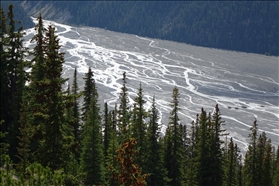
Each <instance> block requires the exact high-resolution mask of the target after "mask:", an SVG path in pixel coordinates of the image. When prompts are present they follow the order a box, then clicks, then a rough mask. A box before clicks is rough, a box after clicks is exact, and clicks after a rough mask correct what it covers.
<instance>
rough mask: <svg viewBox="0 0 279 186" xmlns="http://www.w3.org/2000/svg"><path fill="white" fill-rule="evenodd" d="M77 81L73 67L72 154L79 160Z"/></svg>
mask: <svg viewBox="0 0 279 186" xmlns="http://www.w3.org/2000/svg"><path fill="white" fill-rule="evenodd" d="M78 90H79V88H78V83H77V69H76V68H75V71H74V77H73V84H72V90H71V93H72V96H73V106H72V107H71V108H72V118H73V120H72V126H73V132H74V147H75V148H74V154H75V159H76V160H77V161H79V159H80V150H81V149H80V145H81V124H80V112H79V97H80V94H79V92H78Z"/></svg>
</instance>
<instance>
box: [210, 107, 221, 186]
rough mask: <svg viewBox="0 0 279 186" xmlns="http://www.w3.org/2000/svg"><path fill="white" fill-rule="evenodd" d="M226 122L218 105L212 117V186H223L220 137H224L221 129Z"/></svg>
mask: <svg viewBox="0 0 279 186" xmlns="http://www.w3.org/2000/svg"><path fill="white" fill-rule="evenodd" d="M223 123H224V121H223V120H222V118H221V114H220V110H219V107H218V104H216V106H215V111H214V113H213V116H212V122H211V127H212V134H211V140H210V141H211V142H210V143H211V150H210V156H211V167H210V169H211V171H212V172H213V174H211V176H210V179H211V185H215V186H222V175H223V162H222V149H221V145H222V143H223V141H221V139H220V136H221V135H223V132H224V130H222V129H221V125H222V124H223Z"/></svg>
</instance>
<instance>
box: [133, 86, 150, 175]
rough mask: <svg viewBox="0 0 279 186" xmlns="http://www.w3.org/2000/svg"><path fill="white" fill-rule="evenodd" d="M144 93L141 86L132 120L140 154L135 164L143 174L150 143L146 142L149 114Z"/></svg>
mask: <svg viewBox="0 0 279 186" xmlns="http://www.w3.org/2000/svg"><path fill="white" fill-rule="evenodd" d="M142 92H143V90H142V87H141V84H140V87H139V89H138V94H137V97H135V99H134V101H135V103H134V108H133V111H132V118H131V133H132V137H133V138H135V139H136V141H137V144H136V147H137V149H138V153H137V155H136V156H135V163H137V164H138V165H139V167H141V168H143V172H145V167H144V166H145V164H146V162H145V160H146V157H145V155H146V148H147V143H148V141H147V140H146V132H147V124H146V122H145V119H146V117H147V112H146V111H145V109H144V104H145V103H146V101H145V100H144V99H143V93H142Z"/></svg>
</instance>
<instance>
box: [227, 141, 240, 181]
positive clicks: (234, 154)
mask: <svg viewBox="0 0 279 186" xmlns="http://www.w3.org/2000/svg"><path fill="white" fill-rule="evenodd" d="M225 162H226V163H225V169H224V170H225V171H224V185H226V186H237V185H238V177H237V174H238V166H239V165H238V149H237V145H235V144H234V142H233V139H232V138H231V139H230V143H229V144H228V152H227V155H226V156H225Z"/></svg>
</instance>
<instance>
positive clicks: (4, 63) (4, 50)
mask: <svg viewBox="0 0 279 186" xmlns="http://www.w3.org/2000/svg"><path fill="white" fill-rule="evenodd" d="M2 16H3V18H2ZM1 21H2V23H1V120H4V124H3V126H2V127H3V131H4V132H7V131H8V132H9V135H8V136H7V139H8V143H9V144H10V146H9V155H10V157H11V159H12V160H13V161H18V159H17V158H16V155H17V150H16V147H17V146H18V139H17V136H18V134H19V130H18V128H19V118H20V114H19V113H20V106H21V101H22V93H23V89H24V84H25V79H26V74H25V72H24V68H25V67H26V65H27V64H26V62H25V61H24V60H23V55H24V53H25V51H26V49H25V48H24V47H23V33H22V29H23V28H22V27H20V28H19V29H18V30H16V23H18V21H16V20H14V11H13V5H9V8H8V14H7V19H6V17H5V15H4V12H3V10H1ZM5 21H8V25H6V23H5Z"/></svg>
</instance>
